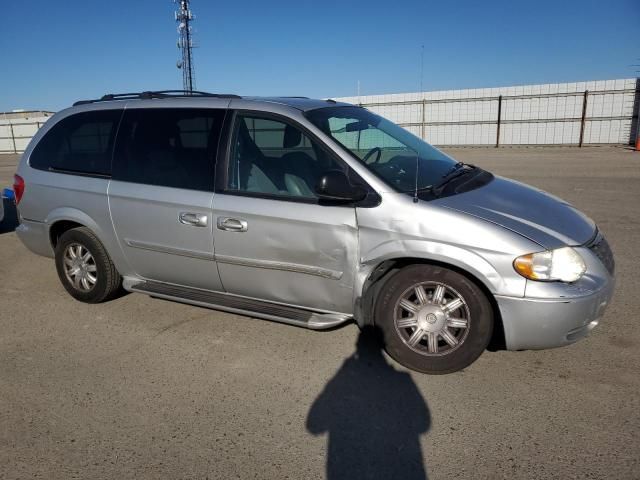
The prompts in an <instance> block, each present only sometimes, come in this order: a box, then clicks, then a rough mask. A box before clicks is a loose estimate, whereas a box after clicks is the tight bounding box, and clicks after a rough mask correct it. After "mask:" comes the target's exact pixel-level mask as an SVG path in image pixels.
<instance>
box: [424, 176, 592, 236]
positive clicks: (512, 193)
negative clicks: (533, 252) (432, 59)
mask: <svg viewBox="0 0 640 480" xmlns="http://www.w3.org/2000/svg"><path fill="white" fill-rule="evenodd" d="M433 204H434V205H435V204H437V205H440V206H442V207H446V208H450V209H452V210H457V211H459V212H463V213H467V214H469V215H473V216H475V217H478V218H482V219H483V220H487V221H489V222H492V223H495V224H497V225H500V226H502V227H504V228H507V229H509V230H512V231H514V232H516V233H519V234H520V235H522V236H524V237H527V238H528V239H530V240H532V241H534V242H536V243H538V244H540V245H541V246H543V247H544V248H547V249H553V248H558V247H563V246H566V245H582V244H584V243H586V242H587V241H589V240H590V239H591V238H593V235H594V234H595V230H596V227H595V224H594V223H593V220H591V219H590V218H589V217H587V216H586V215H585V214H583V213H582V212H580V211H578V210H576V209H575V208H574V207H572V206H571V205H569V204H568V203H567V202H565V201H564V200H561V199H559V198H558V197H555V196H553V195H550V194H548V193H546V192H543V191H542V190H538V189H536V188H533V187H530V186H528V185H525V184H523V183H520V182H516V181H514V180H509V179H507V178H502V177H495V179H494V180H493V181H492V182H489V183H488V184H487V185H485V186H483V187H481V188H477V189H475V190H471V191H468V192H465V193H461V194H458V195H452V196H449V197H445V198H440V199H438V200H435V201H433Z"/></svg>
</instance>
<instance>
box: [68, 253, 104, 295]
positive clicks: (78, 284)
mask: <svg viewBox="0 0 640 480" xmlns="http://www.w3.org/2000/svg"><path fill="white" fill-rule="evenodd" d="M63 260H64V274H65V276H66V277H67V280H69V282H70V283H71V284H72V285H73V287H74V288H75V289H76V290H79V291H81V292H89V291H91V290H92V289H93V287H95V285H96V282H97V281H98V269H97V267H96V261H95V259H94V258H93V255H91V252H89V250H87V248H86V247H84V246H83V245H80V244H79V243H72V244H70V245H69V246H67V248H66V249H65V251H64V257H63Z"/></svg>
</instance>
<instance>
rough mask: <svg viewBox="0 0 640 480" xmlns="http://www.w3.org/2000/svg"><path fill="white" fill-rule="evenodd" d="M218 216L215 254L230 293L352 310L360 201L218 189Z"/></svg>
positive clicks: (347, 311)
mask: <svg viewBox="0 0 640 480" xmlns="http://www.w3.org/2000/svg"><path fill="white" fill-rule="evenodd" d="M214 216H215V217H216V228H215V230H214V250H215V257H216V261H217V263H218V269H219V271H220V277H221V279H222V283H223V285H224V288H225V290H226V291H227V292H229V293H234V294H238V295H245V296H248V297H255V298H260V299H264V300H271V301H276V302H282V303H286V304H290V305H297V306H303V307H305V308H311V309H315V310H325V311H330V312H340V313H347V314H351V313H352V311H353V288H354V282H355V278H354V277H355V271H356V264H357V258H358V235H357V224H356V216H355V209H354V208H353V207H336V206H321V205H317V204H313V203H302V202H290V201H284V200H273V199H268V198H252V197H245V196H241V195H228V194H216V195H215V198H214Z"/></svg>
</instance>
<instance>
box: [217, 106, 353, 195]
mask: <svg viewBox="0 0 640 480" xmlns="http://www.w3.org/2000/svg"><path fill="white" fill-rule="evenodd" d="M329 170H344V167H343V166H341V165H340V164H339V163H338V162H337V161H336V160H335V159H334V158H333V156H331V155H329V154H328V153H326V152H325V150H324V149H323V148H321V147H320V146H319V145H318V144H317V142H315V141H314V140H311V139H310V138H309V137H308V136H307V135H306V134H305V133H304V132H302V130H300V129H299V128H298V127H296V126H294V125H292V124H289V123H285V122H282V121H280V120H273V119H270V118H260V117H258V116H253V115H238V116H237V117H236V121H235V126H234V132H233V145H232V149H231V157H230V161H229V171H228V175H227V185H226V188H227V190H231V191H233V190H235V191H241V192H255V193H257V194H268V195H280V196H288V197H298V198H309V199H313V198H316V195H315V186H316V183H317V182H318V180H319V179H320V177H321V176H322V175H323V174H324V173H326V172H327V171H329Z"/></svg>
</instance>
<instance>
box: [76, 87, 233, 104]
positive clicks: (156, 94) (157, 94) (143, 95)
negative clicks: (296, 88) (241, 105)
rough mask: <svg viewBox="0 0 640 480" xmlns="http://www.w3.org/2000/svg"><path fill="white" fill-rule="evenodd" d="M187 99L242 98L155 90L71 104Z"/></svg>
mask: <svg viewBox="0 0 640 480" xmlns="http://www.w3.org/2000/svg"><path fill="white" fill-rule="evenodd" d="M188 97H210V98H242V97H240V96H239V95H233V94H226V93H209V92H200V91H197V90H157V91H147V92H131V93H107V94H106V95H103V96H102V97H100V98H96V99H94V100H78V101H77V102H75V103H74V104H73V106H74V107H75V106H77V105H86V104H89V103H97V102H110V101H112V100H138V99H142V100H149V99H152V98H188Z"/></svg>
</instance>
